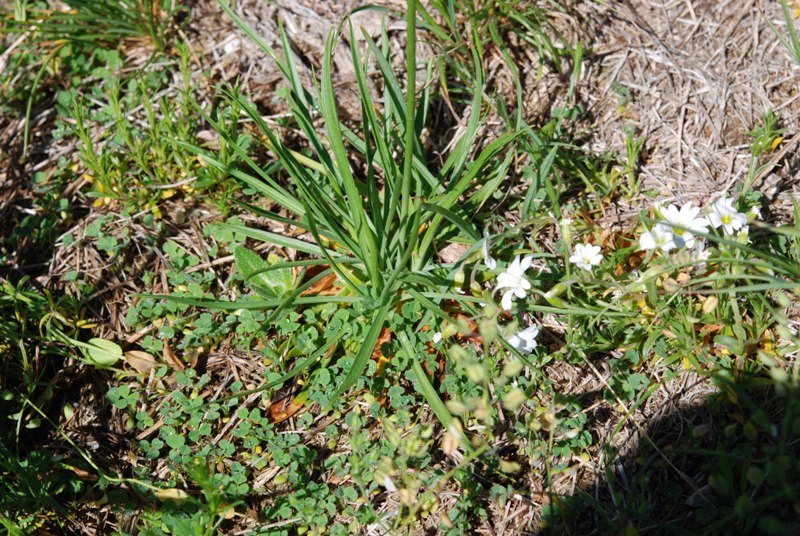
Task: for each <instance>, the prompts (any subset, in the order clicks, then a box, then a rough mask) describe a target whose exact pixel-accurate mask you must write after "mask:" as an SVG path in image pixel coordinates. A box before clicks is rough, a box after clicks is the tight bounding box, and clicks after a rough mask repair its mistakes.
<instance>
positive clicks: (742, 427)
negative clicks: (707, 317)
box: [538, 376, 800, 535]
mask: <svg viewBox="0 0 800 536" xmlns="http://www.w3.org/2000/svg"><path fill="white" fill-rule="evenodd" d="M713 381H714V383H715V384H716V385H717V387H718V391H717V393H716V394H714V395H712V396H711V397H710V398H707V399H706V400H704V401H702V402H701V403H700V404H697V405H691V406H686V407H683V408H681V409H679V410H678V411H676V412H672V413H670V414H668V415H667V416H666V417H665V418H662V419H660V420H657V421H654V422H652V423H650V424H649V425H648V426H646V427H645V428H643V429H639V430H636V432H635V433H634V434H633V435H632V436H631V438H629V442H632V443H633V444H634V447H633V448H630V449H629V450H628V451H627V452H625V453H624V454H619V453H615V452H614V450H613V449H612V448H610V447H608V448H607V451H606V456H605V459H606V460H607V462H606V464H605V470H604V471H603V477H602V478H600V479H598V480H595V481H594V482H589V483H588V484H587V485H584V486H577V487H576V489H575V492H574V493H573V494H572V496H569V497H559V498H555V497H553V498H552V499H553V500H552V502H551V503H550V505H549V506H546V507H545V512H544V519H545V522H544V526H543V527H542V528H541V529H540V530H539V531H538V534H580V535H589V534H625V535H634V534H780V535H784V534H786V535H788V534H800V522H799V521H798V519H800V478H798V477H800V403H798V393H797V392H796V391H795V390H793V389H788V388H786V387H785V386H784V385H785V384H780V383H775V382H774V381H771V380H765V379H763V378H760V379H750V380H748V381H743V380H738V381H737V382H735V383H734V382H732V381H730V380H728V379H725V378H724V377H722V376H717V377H715V378H714V379H713Z"/></svg>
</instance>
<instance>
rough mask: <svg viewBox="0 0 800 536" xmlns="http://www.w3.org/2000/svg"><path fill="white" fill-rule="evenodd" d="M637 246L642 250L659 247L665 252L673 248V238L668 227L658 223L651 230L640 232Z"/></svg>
mask: <svg viewBox="0 0 800 536" xmlns="http://www.w3.org/2000/svg"><path fill="white" fill-rule="evenodd" d="M639 247H640V248H641V249H643V250H650V249H660V250H661V251H663V252H664V253H667V252H668V251H669V250H671V249H675V239H674V238H673V236H672V231H670V229H669V227H667V226H665V225H663V224H660V223H659V224H657V225H656V226H655V227H653V228H652V229H651V230H649V231H645V232H644V233H642V236H640V237H639Z"/></svg>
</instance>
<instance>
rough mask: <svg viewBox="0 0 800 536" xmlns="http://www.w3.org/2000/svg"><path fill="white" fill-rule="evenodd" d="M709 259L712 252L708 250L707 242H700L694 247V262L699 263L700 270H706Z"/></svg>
mask: <svg viewBox="0 0 800 536" xmlns="http://www.w3.org/2000/svg"><path fill="white" fill-rule="evenodd" d="M709 257H711V251H709V250H707V249H706V244H705V242H703V241H702V240H698V241H697V243H696V244H695V245H694V251H693V252H692V260H694V261H697V269H698V270H705V269H706V261H707V260H708V258H709Z"/></svg>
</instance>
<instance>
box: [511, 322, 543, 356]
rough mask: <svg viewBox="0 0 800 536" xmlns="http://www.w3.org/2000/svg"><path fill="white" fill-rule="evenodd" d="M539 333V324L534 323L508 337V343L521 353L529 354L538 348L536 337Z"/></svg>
mask: <svg viewBox="0 0 800 536" xmlns="http://www.w3.org/2000/svg"><path fill="white" fill-rule="evenodd" d="M538 335H539V326H537V325H533V326H531V327H529V328H527V329H523V330H522V331H520V332H519V333H517V334H516V335H512V336H511V337H509V338H508V344H510V345H511V347H512V348H514V349H516V350H517V351H519V352H520V353H523V354H529V353H531V352H533V349H534V348H536V346H537V343H536V337H537V336H538Z"/></svg>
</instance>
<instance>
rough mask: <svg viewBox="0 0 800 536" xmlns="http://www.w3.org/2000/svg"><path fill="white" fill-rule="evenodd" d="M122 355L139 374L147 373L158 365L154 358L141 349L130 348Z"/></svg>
mask: <svg viewBox="0 0 800 536" xmlns="http://www.w3.org/2000/svg"><path fill="white" fill-rule="evenodd" d="M124 357H125V362H126V363H127V364H128V365H130V366H131V367H132V368H133V369H134V370H136V371H137V372H139V373H141V374H149V373H150V371H151V370H153V369H154V368H156V366H158V362H157V361H156V358H155V357H153V356H152V354H148V353H147V352H143V351H142V350H130V351H129V352H125V354H124Z"/></svg>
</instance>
